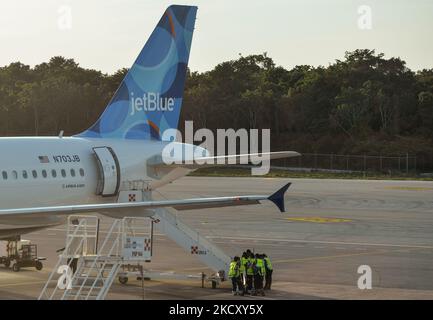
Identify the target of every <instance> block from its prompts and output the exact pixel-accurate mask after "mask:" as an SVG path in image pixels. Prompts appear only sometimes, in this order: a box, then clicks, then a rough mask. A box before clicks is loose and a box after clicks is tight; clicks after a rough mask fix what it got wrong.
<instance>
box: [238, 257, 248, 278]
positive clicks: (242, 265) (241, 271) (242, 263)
mask: <svg viewBox="0 0 433 320" xmlns="http://www.w3.org/2000/svg"><path fill="white" fill-rule="evenodd" d="M246 264H247V258H244V257H241V265H240V267H239V272H240V273H241V274H242V273H244V272H245V268H246Z"/></svg>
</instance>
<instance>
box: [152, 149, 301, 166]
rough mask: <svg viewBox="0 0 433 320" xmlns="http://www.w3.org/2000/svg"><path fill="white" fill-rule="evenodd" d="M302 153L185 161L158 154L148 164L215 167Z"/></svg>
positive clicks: (220, 157)
mask: <svg viewBox="0 0 433 320" xmlns="http://www.w3.org/2000/svg"><path fill="white" fill-rule="evenodd" d="M300 155H301V154H300V153H298V152H296V151H276V152H264V153H245V154H235V155H226V156H213V157H198V158H194V159H193V160H192V159H191V160H189V159H186V160H184V161H178V162H175V159H166V160H167V161H165V162H164V160H163V158H162V156H161V155H156V156H154V157H152V158H150V159H149V160H148V161H147V165H148V166H151V167H166V168H167V167H182V168H187V169H198V168H203V167H215V166H222V165H230V164H242V163H248V162H249V161H250V160H251V159H257V158H260V159H263V158H264V157H268V159H269V160H275V159H283V158H292V157H299V156H300ZM169 160H173V162H174V163H173V164H166V162H169Z"/></svg>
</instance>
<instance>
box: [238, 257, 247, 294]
mask: <svg viewBox="0 0 433 320" xmlns="http://www.w3.org/2000/svg"><path fill="white" fill-rule="evenodd" d="M247 262H248V260H247V253H246V252H243V253H242V257H241V261H240V264H241V266H240V267H239V271H240V273H241V281H242V285H243V287H244V291H245V285H246V276H247V275H246V271H247Z"/></svg>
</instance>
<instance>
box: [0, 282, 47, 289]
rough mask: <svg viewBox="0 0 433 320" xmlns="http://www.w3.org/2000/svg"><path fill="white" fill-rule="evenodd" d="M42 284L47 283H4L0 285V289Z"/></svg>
mask: <svg viewBox="0 0 433 320" xmlns="http://www.w3.org/2000/svg"><path fill="white" fill-rule="evenodd" d="M42 283H47V281H28V282H18V283H6V284H0V288H4V287H17V286H27V285H31V284H42Z"/></svg>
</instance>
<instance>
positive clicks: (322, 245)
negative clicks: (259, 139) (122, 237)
mask: <svg viewBox="0 0 433 320" xmlns="http://www.w3.org/2000/svg"><path fill="white" fill-rule="evenodd" d="M287 181H292V182H293V185H292V186H291V188H290V189H289V191H288V192H287V194H286V209H287V212H286V213H284V214H281V213H279V212H278V209H277V208H276V207H274V206H273V204H271V203H268V202H266V203H264V204H263V205H261V206H260V205H257V206H243V207H239V208H218V209H206V210H195V211H182V212H179V213H178V217H179V218H181V219H182V220H183V221H184V222H185V223H187V224H188V225H190V226H192V227H194V228H196V229H197V230H198V231H199V232H200V233H202V234H203V235H206V236H208V237H209V239H210V240H212V241H213V242H214V243H216V244H218V245H219V246H220V247H221V248H222V249H223V250H224V251H226V252H227V253H228V254H229V255H235V254H237V255H240V254H241V253H242V251H243V250H246V249H248V248H250V249H254V250H255V251H256V252H260V253H262V252H263V253H266V254H268V256H270V257H271V259H272V261H273V264H274V268H275V271H274V286H273V287H274V290H272V292H270V293H269V294H268V295H267V296H266V297H265V298H266V299H269V298H271V299H274V298H279V299H303V298H307V299H323V298H325V299H365V298H366V299H378V298H381V299H388V298H389V299H400V298H408V299H415V298H418V299H433V197H432V195H433V182H414V181H359V180H313V179H265V178H205V177H187V178H184V179H181V180H179V181H176V182H175V183H173V184H170V185H168V186H166V187H164V188H162V189H160V190H159V193H160V194H158V193H155V198H161V197H164V198H168V199H178V198H191V197H205V196H224V195H227V196H228V195H242V194H268V193H271V192H273V191H274V190H276V189H277V188H279V187H280V186H282V185H283V184H284V183H285V182H287ZM109 223H110V220H109V219H105V218H104V220H103V223H102V226H103V227H102V229H103V230H104V229H106V228H107V227H108V225H109ZM24 238H26V239H30V240H32V241H34V242H35V243H37V244H38V245H39V251H40V255H45V256H47V257H48V261H47V262H46V265H47V268H46V269H44V270H43V271H42V272H36V271H34V270H31V269H29V270H28V271H22V272H19V273H13V272H12V271H10V270H6V269H3V268H0V298H2V299H8V298H12V299H17V298H24V299H34V298H35V297H37V295H38V294H39V292H40V289H41V288H42V286H43V284H44V280H45V279H46V278H47V276H48V271H49V270H50V268H52V267H53V266H54V264H55V263H56V262H57V259H56V254H55V250H56V249H59V248H61V247H63V246H64V240H65V239H64V226H59V227H56V228H51V229H48V230H44V231H39V232H36V233H32V234H30V235H27V236H24ZM360 265H368V266H370V267H371V269H372V284H373V288H372V289H371V290H360V289H358V287H357V281H358V277H359V276H360V274H358V273H357V270H358V267H359V266H360ZM148 267H149V268H151V269H154V270H161V271H167V270H172V271H176V272H178V273H187V274H198V273H199V272H202V271H204V272H208V270H207V269H206V267H205V266H203V265H202V264H201V263H200V262H199V261H198V260H196V259H195V258H194V256H191V255H190V254H189V253H184V252H183V250H182V249H180V248H179V247H177V245H176V244H174V243H173V242H171V241H170V240H168V239H167V238H166V237H165V236H163V235H157V236H156V241H155V243H154V258H153V261H152V262H151V263H149V264H148ZM200 284H201V283H200V281H199V280H197V281H195V280H189V281H174V280H164V281H146V282H145V283H144V291H143V290H142V288H141V282H139V281H131V282H130V283H128V285H126V286H122V285H120V284H118V283H117V282H116V284H115V285H113V288H112V291H111V292H110V293H109V295H108V298H109V299H141V298H143V297H144V298H146V299H152V298H162V299H170V298H186V299H190V298H193V299H206V298H218V299H219V298H226V299H231V298H233V296H231V295H230V294H229V289H228V288H229V286H228V283H226V284H224V285H223V287H222V288H218V289H216V290H213V289H210V288H209V285H207V288H205V289H202V288H200ZM244 299H250V298H249V297H246V298H244Z"/></svg>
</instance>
